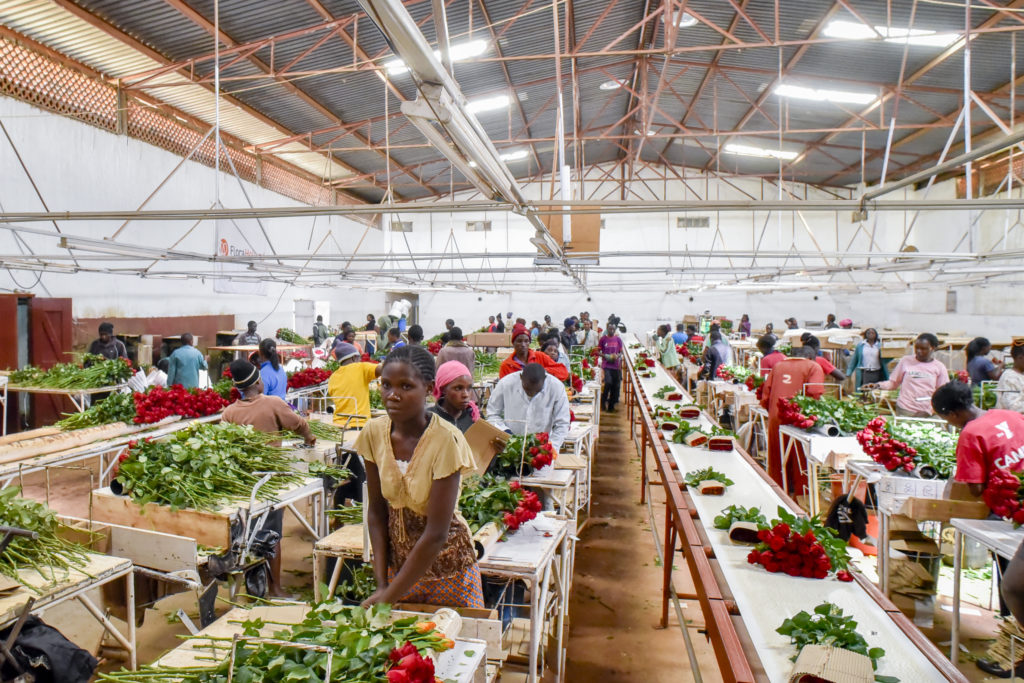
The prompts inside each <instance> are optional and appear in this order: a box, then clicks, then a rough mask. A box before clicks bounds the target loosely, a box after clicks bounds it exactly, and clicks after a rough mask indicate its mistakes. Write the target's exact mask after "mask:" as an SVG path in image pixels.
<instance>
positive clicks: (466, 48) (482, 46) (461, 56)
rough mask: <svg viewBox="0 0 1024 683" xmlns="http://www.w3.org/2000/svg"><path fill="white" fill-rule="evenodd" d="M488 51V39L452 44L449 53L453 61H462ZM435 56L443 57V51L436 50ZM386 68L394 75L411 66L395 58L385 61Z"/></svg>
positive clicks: (403, 71) (405, 70)
mask: <svg viewBox="0 0 1024 683" xmlns="http://www.w3.org/2000/svg"><path fill="white" fill-rule="evenodd" d="M486 51H487V41H486V40H471V41H469V42H468V43H459V44H458V45H452V46H451V48H450V49H449V50H448V54H449V56H450V57H451V59H452V61H453V62H461V61H464V60H467V59H471V58H473V57H477V56H479V55H482V54H483V53H484V52H486ZM434 56H435V57H437V58H438V59H441V51H440V50H434ZM384 68H385V69H387V70H388V73H389V74H391V75H392V76H397V75H399V74H404V73H405V72H407V71H408V70H409V67H408V66H406V65H405V62H403V61H402V60H401V59H393V60H391V61H390V62H385V63H384Z"/></svg>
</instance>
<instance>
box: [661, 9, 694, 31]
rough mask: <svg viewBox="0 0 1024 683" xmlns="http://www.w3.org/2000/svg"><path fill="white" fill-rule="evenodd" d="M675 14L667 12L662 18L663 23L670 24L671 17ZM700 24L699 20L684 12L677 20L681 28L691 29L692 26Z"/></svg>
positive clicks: (677, 24)
mask: <svg viewBox="0 0 1024 683" xmlns="http://www.w3.org/2000/svg"><path fill="white" fill-rule="evenodd" d="M674 14H675V13H674V12H666V13H665V14H664V15H663V16H662V21H664V22H665V23H668V21H669V17H670V16H673V15H674ZM698 22H699V20H698V19H697V17H695V16H693V15H692V14H690V13H689V12H683V13H681V14H680V15H679V18H678V19H677V20H676V26H677V27H679V28H690V27H691V26H696V25H697V23H698Z"/></svg>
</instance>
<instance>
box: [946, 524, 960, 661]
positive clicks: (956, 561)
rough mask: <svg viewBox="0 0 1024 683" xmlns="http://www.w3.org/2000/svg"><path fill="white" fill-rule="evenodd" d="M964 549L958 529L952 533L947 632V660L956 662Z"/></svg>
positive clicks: (958, 643)
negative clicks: (950, 614)
mask: <svg viewBox="0 0 1024 683" xmlns="http://www.w3.org/2000/svg"><path fill="white" fill-rule="evenodd" d="M963 549H964V534H963V532H962V531H960V530H959V529H955V530H954V533H953V623H952V625H951V626H950V634H949V636H950V637H949V661H951V662H953V664H956V662H957V659H959V656H960V571H961V569H962V567H961V566H960V556H961V555H962V554H963Z"/></svg>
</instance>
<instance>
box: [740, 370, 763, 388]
mask: <svg viewBox="0 0 1024 683" xmlns="http://www.w3.org/2000/svg"><path fill="white" fill-rule="evenodd" d="M743 383H744V384H746V385H747V389H750V390H751V391H757V390H758V389H760V388H761V387H762V386H764V375H761V374H760V373H755V374H753V375H750V376H748V377H747V379H746V380H744V382H743Z"/></svg>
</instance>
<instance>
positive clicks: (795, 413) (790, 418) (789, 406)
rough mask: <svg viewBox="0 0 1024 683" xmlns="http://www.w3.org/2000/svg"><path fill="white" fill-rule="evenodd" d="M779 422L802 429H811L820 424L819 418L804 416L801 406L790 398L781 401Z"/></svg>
mask: <svg viewBox="0 0 1024 683" xmlns="http://www.w3.org/2000/svg"><path fill="white" fill-rule="evenodd" d="M779 422H780V423H782V424H784V425H794V426H796V427H799V428H800V429H810V428H811V427H813V426H814V425H816V424H817V423H818V418H816V417H814V416H813V415H804V414H803V413H802V412H800V406H799V405H797V404H796V403H795V402H794V401H791V400H789V399H788V398H780V399H779Z"/></svg>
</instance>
